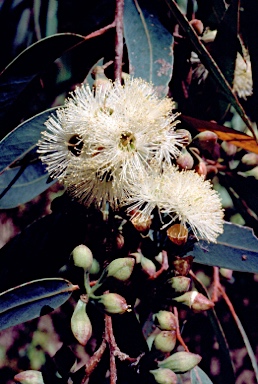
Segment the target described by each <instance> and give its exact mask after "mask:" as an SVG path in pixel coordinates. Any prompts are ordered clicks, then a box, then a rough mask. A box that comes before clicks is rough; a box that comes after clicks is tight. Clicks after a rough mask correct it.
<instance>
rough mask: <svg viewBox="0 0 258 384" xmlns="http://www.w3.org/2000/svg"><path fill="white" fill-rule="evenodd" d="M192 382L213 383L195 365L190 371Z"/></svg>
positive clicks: (196, 383)
mask: <svg viewBox="0 0 258 384" xmlns="http://www.w3.org/2000/svg"><path fill="white" fill-rule="evenodd" d="M190 377H191V384H212V381H211V380H210V378H209V377H208V376H207V375H206V373H205V372H204V371H203V370H202V369H201V368H200V367H195V368H193V369H192V370H191V371H190Z"/></svg>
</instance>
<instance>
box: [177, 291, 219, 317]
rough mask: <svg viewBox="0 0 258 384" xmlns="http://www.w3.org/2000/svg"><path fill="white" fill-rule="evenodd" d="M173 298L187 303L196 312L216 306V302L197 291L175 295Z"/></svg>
mask: <svg viewBox="0 0 258 384" xmlns="http://www.w3.org/2000/svg"><path fill="white" fill-rule="evenodd" d="M173 300H175V301H177V302H178V303H182V304H185V305H187V306H188V307H189V308H191V309H193V310H194V311H195V312H202V311H206V310H208V309H211V308H213V307H214V303H213V302H212V301H211V300H209V299H208V298H207V297H205V296H204V295H203V294H202V293H199V292H197V291H190V292H186V293H184V294H183V295H182V296H179V297H175V298H174V299H173Z"/></svg>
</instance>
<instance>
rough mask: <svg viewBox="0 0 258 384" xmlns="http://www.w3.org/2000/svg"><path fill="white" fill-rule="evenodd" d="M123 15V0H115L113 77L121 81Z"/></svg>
mask: <svg viewBox="0 0 258 384" xmlns="http://www.w3.org/2000/svg"><path fill="white" fill-rule="evenodd" d="M123 15H124V0H116V14H115V24H116V41H115V61H114V66H115V79H118V80H119V81H120V82H121V78H122V63H123V37H124V35H123Z"/></svg>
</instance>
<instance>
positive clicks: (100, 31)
mask: <svg viewBox="0 0 258 384" xmlns="http://www.w3.org/2000/svg"><path fill="white" fill-rule="evenodd" d="M115 26H116V22H115V21H113V23H111V24H108V25H106V26H105V27H103V28H100V29H98V30H97V31H94V32H91V33H90V34H89V35H87V36H85V37H84V40H89V39H92V38H93V37H97V36H101V35H103V34H104V33H105V32H107V31H108V30H109V29H111V28H115Z"/></svg>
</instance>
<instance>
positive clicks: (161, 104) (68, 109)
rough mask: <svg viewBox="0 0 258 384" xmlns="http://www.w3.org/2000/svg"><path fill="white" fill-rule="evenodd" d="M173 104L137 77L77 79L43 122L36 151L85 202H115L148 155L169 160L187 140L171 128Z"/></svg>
mask: <svg viewBox="0 0 258 384" xmlns="http://www.w3.org/2000/svg"><path fill="white" fill-rule="evenodd" d="M173 107H174V103H173V101H172V100H171V99H169V98H162V99H159V98H158V96H157V95H156V93H155V90H154V87H153V86H152V85H151V84H149V83H147V82H145V81H144V80H141V79H133V80H126V81H125V84H124V85H121V84H120V83H119V82H118V81H116V82H114V83H113V84H112V83H110V87H105V88H102V87H98V88H97V89H96V90H95V91H94V92H92V91H91V89H90V88H89V86H85V85H82V86H80V87H77V88H76V90H75V91H74V92H73V93H72V95H71V97H70V98H68V99H67V101H66V103H65V105H64V107H62V108H60V109H59V110H58V111H57V114H56V115H53V116H51V117H50V119H49V120H48V121H47V122H46V127H47V129H48V130H47V131H46V132H43V133H42V139H41V140H40V141H39V143H38V145H39V149H38V152H39V153H40V157H41V159H42V161H43V162H44V163H45V164H46V165H47V170H48V171H49V173H50V176H51V177H57V178H58V179H59V180H60V181H61V182H63V183H64V184H65V185H66V186H67V188H68V191H70V192H71V193H72V195H73V196H75V197H76V198H78V199H79V200H81V201H83V202H84V204H86V205H90V204H91V203H92V202H95V203H96V204H97V205H99V204H100V202H101V201H110V203H111V205H112V206H113V207H116V206H117V204H118V202H119V201H120V200H121V199H123V196H124V194H125V193H126V191H127V189H128V185H129V184H130V183H132V182H136V178H135V175H136V174H147V172H149V171H150V161H151V160H152V159H153V158H155V159H156V161H157V162H158V163H159V165H160V166H161V164H162V163H163V162H164V161H165V162H166V163H168V164H170V163H171V157H172V158H173V157H174V158H175V157H177V156H178V155H179V154H180V149H181V148H182V147H183V146H184V145H185V144H186V143H185V137H184V135H183V133H181V132H180V131H179V132H178V133H177V132H176V130H175V126H176V124H177V123H178V121H176V118H177V117H178V113H175V114H173V112H172V108H173Z"/></svg>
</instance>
